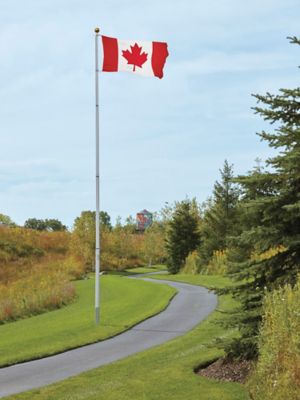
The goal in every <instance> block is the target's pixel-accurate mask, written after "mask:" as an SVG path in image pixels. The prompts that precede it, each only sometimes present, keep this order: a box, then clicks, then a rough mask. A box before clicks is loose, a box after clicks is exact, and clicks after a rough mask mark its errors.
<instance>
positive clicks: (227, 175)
mask: <svg viewBox="0 0 300 400" xmlns="http://www.w3.org/2000/svg"><path fill="white" fill-rule="evenodd" d="M220 174H221V181H220V182H218V181H216V183H215V185H214V190H213V196H212V199H209V200H208V202H207V203H206V205H205V210H204V217H203V221H202V224H201V243H200V246H199V249H198V251H199V256H200V263H201V265H202V266H206V265H207V264H208V263H209V262H210V260H211V258H212V257H213V253H214V251H217V250H225V249H226V248H227V246H228V241H229V239H230V237H231V236H232V235H233V234H236V230H237V215H238V212H237V210H238V208H237V203H238V199H239V189H238V187H237V185H236V184H235V183H233V181H232V179H233V166H232V165H230V164H229V163H228V161H227V160H225V162H224V165H223V168H222V169H221V170H220Z"/></svg>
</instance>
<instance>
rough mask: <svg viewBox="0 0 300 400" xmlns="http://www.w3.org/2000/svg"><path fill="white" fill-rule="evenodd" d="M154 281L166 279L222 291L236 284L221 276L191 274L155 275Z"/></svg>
mask: <svg viewBox="0 0 300 400" xmlns="http://www.w3.org/2000/svg"><path fill="white" fill-rule="evenodd" d="M151 278H153V279H166V280H169V281H176V282H186V283H191V284H192V285H200V286H205V287H207V288H209V289H222V288H224V287H228V286H232V285H234V283H233V282H232V280H230V279H229V278H227V277H223V276H220V275H189V274H177V275H170V274H162V275H153V276H151Z"/></svg>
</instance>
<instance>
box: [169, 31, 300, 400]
mask: <svg viewBox="0 0 300 400" xmlns="http://www.w3.org/2000/svg"><path fill="white" fill-rule="evenodd" d="M290 39H291V42H292V43H296V44H300V41H299V40H298V39H297V38H295V37H294V38H290ZM254 97H255V98H256V100H257V103H258V104H257V106H256V107H255V108H254V112H255V113H256V114H257V115H259V116H261V117H262V118H263V119H264V120H265V121H268V122H270V124H271V126H272V127H273V129H272V130H271V131H270V132H266V131H262V132H260V133H258V135H259V136H260V138H261V140H262V141H265V142H266V143H267V144H268V145H269V146H270V148H272V149H274V150H276V155H274V156H273V157H270V158H269V159H268V160H267V161H266V162H265V163H262V162H261V161H260V160H257V163H256V165H255V166H254V168H253V169H252V170H251V171H250V172H249V173H248V174H246V175H240V176H234V173H233V166H232V165H230V164H229V163H228V162H227V161H225V164H224V166H223V168H222V170H221V179H220V181H217V182H216V183H215V186H214V191H213V194H212V197H211V198H210V199H209V200H208V201H207V202H206V203H205V204H204V205H202V206H201V207H200V208H199V213H198V214H197V215H196V213H195V212H194V210H195V207H192V205H191V202H189V201H187V200H185V201H183V202H181V203H178V204H177V205H176V207H175V210H174V214H173V217H172V222H171V224H170V225H169V229H168V232H167V243H168V245H167V249H168V252H167V253H168V254H167V256H168V267H169V270H170V272H173V273H174V272H175V273H176V272H178V271H179V270H181V269H183V270H187V271H193V272H195V273H220V272H221V273H225V274H227V275H229V276H230V277H231V278H232V279H234V281H235V285H234V287H233V288H231V289H230V290H229V291H230V292H231V293H232V294H233V296H234V297H235V298H237V299H238V300H239V303H240V304H241V307H240V309H239V310H238V311H237V312H236V313H235V314H234V315H233V316H232V317H231V319H230V325H231V326H233V327H237V328H238V329H239V331H240V336H239V337H238V338H236V339H235V340H233V341H230V342H228V343H225V350H226V353H227V356H228V357H238V358H247V359H258V364H257V368H256V370H255V371H254V373H253V376H252V378H251V380H250V383H249V388H250V391H251V395H252V398H253V399H264V400H268V399H278V400H279V399H282V398H283V397H288V398H289V399H293V400H294V399H295V400H296V399H298V398H299V397H297V396H299V376H300V375H299V371H300V348H299V333H298V332H299V324H300V316H299V285H298V284H297V279H298V274H299V270H300V88H296V89H280V90H279V93H278V94H275V95H273V94H270V93H267V94H266V95H259V94H257V95H254ZM188 221H189V222H188ZM197 221H198V224H197ZM187 223H188V224H189V228H188V227H187V226H186V224H187ZM187 231H188V232H189V234H188V235H186V233H187ZM185 237H186V238H187V240H185ZM176 243H177V246H176Z"/></svg>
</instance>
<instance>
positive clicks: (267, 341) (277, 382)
mask: <svg viewBox="0 0 300 400" xmlns="http://www.w3.org/2000/svg"><path fill="white" fill-rule="evenodd" d="M299 310H300V280H299V281H298V284H297V285H296V286H295V288H294V289H293V288H292V287H291V286H290V285H286V286H285V287H283V288H281V289H279V290H276V291H274V292H272V293H268V294H267V295H266V298H265V302H264V317H263V324H262V328H261V332H260V334H261V337H260V342H259V359H258V363H257V366H256V369H255V371H254V373H253V374H252V376H251V378H250V380H249V382H248V388H249V391H250V394H251V398H252V399H254V400H271V399H272V400H282V399H288V400H299V393H300V346H299V343H300V312H299Z"/></svg>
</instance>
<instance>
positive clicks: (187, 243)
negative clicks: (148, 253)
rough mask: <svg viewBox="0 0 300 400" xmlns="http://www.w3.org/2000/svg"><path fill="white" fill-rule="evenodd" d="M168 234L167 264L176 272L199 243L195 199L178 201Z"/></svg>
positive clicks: (169, 268) (172, 271) (169, 224)
mask: <svg viewBox="0 0 300 400" xmlns="http://www.w3.org/2000/svg"><path fill="white" fill-rule="evenodd" d="M166 234H167V237H166V252H167V266H168V270H169V272H171V273H173V274H176V273H178V272H179V270H180V268H182V267H183V266H184V262H185V259H186V257H187V256H188V254H189V253H190V252H191V251H193V250H195V249H196V247H197V246H198V244H199V214H198V208H197V207H195V201H190V200H188V199H186V200H183V201H181V202H178V203H176V205H175V210H174V212H173V215H172V219H171V221H170V222H169V223H168V227H167V233H166Z"/></svg>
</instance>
